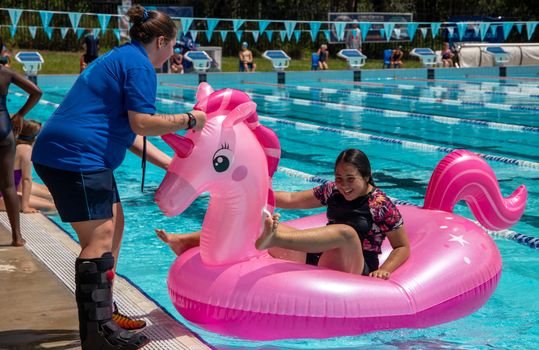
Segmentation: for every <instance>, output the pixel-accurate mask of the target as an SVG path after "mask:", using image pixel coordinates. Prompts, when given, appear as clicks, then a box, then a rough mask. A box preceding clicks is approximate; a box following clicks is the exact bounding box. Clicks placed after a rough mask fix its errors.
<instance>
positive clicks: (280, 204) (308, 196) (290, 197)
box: [275, 190, 323, 209]
mask: <svg viewBox="0 0 539 350" xmlns="http://www.w3.org/2000/svg"><path fill="white" fill-rule="evenodd" d="M275 202H276V207H277V208H283V209H312V208H320V207H322V206H323V205H322V203H320V201H319V200H318V199H317V198H316V197H315V196H314V193H313V190H306V191H300V192H284V191H277V192H275Z"/></svg>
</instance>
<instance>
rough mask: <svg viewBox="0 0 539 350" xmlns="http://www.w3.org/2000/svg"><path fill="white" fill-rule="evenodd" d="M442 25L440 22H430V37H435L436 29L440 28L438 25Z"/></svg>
mask: <svg viewBox="0 0 539 350" xmlns="http://www.w3.org/2000/svg"><path fill="white" fill-rule="evenodd" d="M441 26H442V23H440V22H433V23H431V24H430V34H431V35H432V38H433V39H434V38H436V36H437V35H438V30H440V27H441Z"/></svg>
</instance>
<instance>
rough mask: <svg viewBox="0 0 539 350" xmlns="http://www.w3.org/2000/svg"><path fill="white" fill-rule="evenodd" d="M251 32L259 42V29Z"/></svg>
mask: <svg viewBox="0 0 539 350" xmlns="http://www.w3.org/2000/svg"><path fill="white" fill-rule="evenodd" d="M251 33H252V34H253V39H255V43H257V42H258V37H259V36H260V33H259V32H258V31H256V30H253V31H252V32H251Z"/></svg>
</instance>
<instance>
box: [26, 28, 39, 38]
mask: <svg viewBox="0 0 539 350" xmlns="http://www.w3.org/2000/svg"><path fill="white" fill-rule="evenodd" d="M28 31H29V32H30V36H32V39H35V38H36V31H37V27H36V26H28Z"/></svg>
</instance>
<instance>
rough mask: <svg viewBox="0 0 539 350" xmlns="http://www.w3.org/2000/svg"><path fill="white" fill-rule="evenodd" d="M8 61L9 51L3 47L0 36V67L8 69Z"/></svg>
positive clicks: (9, 58)
mask: <svg viewBox="0 0 539 350" xmlns="http://www.w3.org/2000/svg"><path fill="white" fill-rule="evenodd" d="M10 60H11V57H10V55H9V51H8V49H7V47H6V46H5V45H4V40H3V39H2V36H1V35H0V65H3V66H5V67H8V68H9V67H10V65H9V62H10Z"/></svg>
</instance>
